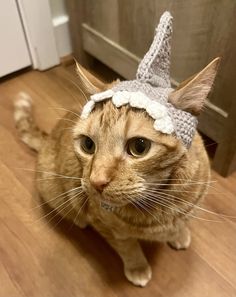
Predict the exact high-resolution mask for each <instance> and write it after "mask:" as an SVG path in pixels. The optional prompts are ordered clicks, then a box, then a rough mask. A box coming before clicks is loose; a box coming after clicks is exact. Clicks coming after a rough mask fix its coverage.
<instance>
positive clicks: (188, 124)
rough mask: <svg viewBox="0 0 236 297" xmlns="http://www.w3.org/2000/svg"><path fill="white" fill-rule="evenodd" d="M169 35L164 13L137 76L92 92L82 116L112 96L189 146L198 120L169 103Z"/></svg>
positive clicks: (168, 16) (169, 19) (167, 16)
mask: <svg viewBox="0 0 236 297" xmlns="http://www.w3.org/2000/svg"><path fill="white" fill-rule="evenodd" d="M171 34H172V16H171V14H170V13H169V12H165V13H164V14H163V15H162V17H161V19H160V23H159V25H158V27H157V29H156V30H155V37H154V40H153V42H152V45H151V47H150V49H149V51H148V52H147V53H146V55H145V56H144V58H143V60H142V61H141V62H140V64H139V66H138V70H137V74H136V79H134V80H129V81H122V82H119V83H118V84H116V85H115V86H114V87H113V88H111V89H109V90H107V91H105V92H101V93H97V94H94V95H92V96H91V97H90V99H91V100H90V101H89V102H87V104H86V105H85V106H84V108H83V111H82V114H81V118H83V119H85V118H87V117H88V116H89V114H90V112H91V111H92V110H93V108H94V106H95V104H96V102H100V101H104V100H107V99H111V100H112V103H113V104H114V105H115V106H116V107H118V108H119V107H121V106H122V105H125V104H129V105H130V106H132V107H134V108H138V109H145V110H146V112H147V113H148V114H149V116H150V117H152V118H153V119H154V125H153V126H154V129H155V130H157V131H160V132H162V133H165V134H173V135H175V136H176V137H177V138H178V139H180V140H181V141H182V143H183V144H184V145H185V146H186V147H187V148H189V147H190V145H191V142H192V139H193V136H194V134H195V131H196V126H197V119H196V117H195V116H193V115H192V114H190V113H189V112H186V111H183V110H180V109H177V108H175V107H174V106H173V105H172V104H171V103H169V102H168V96H169V94H170V93H171V92H172V91H173V89H172V88H171V83H170V41H171Z"/></svg>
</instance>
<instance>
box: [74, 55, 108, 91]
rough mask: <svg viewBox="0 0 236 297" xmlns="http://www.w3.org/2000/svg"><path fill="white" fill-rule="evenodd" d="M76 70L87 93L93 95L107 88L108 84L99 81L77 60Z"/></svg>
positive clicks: (80, 83) (81, 85)
mask: <svg viewBox="0 0 236 297" xmlns="http://www.w3.org/2000/svg"><path fill="white" fill-rule="evenodd" d="M75 64H76V72H77V75H78V79H79V85H80V87H81V88H82V90H83V92H84V93H85V94H87V95H89V96H90V95H93V94H96V93H99V92H102V91H104V90H106V84H104V83H102V82H101V81H99V80H98V79H97V78H95V77H94V76H93V75H92V74H91V73H89V72H88V71H87V70H86V69H84V68H83V67H82V66H81V65H80V64H79V63H78V62H77V61H76V60H75Z"/></svg>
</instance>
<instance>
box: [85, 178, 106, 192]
mask: <svg viewBox="0 0 236 297" xmlns="http://www.w3.org/2000/svg"><path fill="white" fill-rule="evenodd" d="M110 181H111V179H110V178H109V177H106V176H101V177H93V176H90V183H91V185H92V186H93V187H94V188H95V189H96V190H97V191H98V192H100V193H102V191H103V190H104V188H105V187H106V186H107V185H108V184H109V182H110Z"/></svg>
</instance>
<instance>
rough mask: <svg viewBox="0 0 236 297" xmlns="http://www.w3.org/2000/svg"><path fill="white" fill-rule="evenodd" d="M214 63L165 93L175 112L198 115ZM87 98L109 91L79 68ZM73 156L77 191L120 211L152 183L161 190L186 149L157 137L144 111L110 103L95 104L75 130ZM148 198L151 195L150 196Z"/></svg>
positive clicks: (160, 135) (172, 139) (165, 137)
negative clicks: (79, 169)
mask: <svg viewBox="0 0 236 297" xmlns="http://www.w3.org/2000/svg"><path fill="white" fill-rule="evenodd" d="M218 62H219V59H215V60H214V61H212V62H211V63H210V64H209V65H208V66H207V67H205V68H204V69H203V70H202V71H201V72H200V73H198V74H197V75H195V76H194V77H193V78H191V79H189V80H187V81H185V82H184V83H182V84H181V85H180V86H179V87H178V88H177V89H176V90H175V91H173V92H172V93H170V95H169V98H168V100H169V102H170V103H171V104H172V105H173V106H175V107H176V108H177V109H181V110H184V111H187V112H189V113H191V114H193V115H198V114H199V112H200V110H201V109H202V107H203V106H204V102H205V100H206V97H207V95H208V93H209V91H210V89H211V87H212V84H213V81H214V78H215V75H216V70H217V65H218ZM78 73H79V79H80V84H81V87H82V89H83V92H84V93H86V94H87V95H88V96H89V95H91V94H94V93H98V92H100V91H104V90H106V89H109V88H111V85H105V84H102V83H101V82H98V81H96V80H93V81H91V80H90V79H89V78H88V77H87V76H86V75H85V73H84V72H83V71H82V69H81V68H80V67H79V68H78ZM74 147H75V152H76V155H77V156H78V158H79V159H80V162H81V164H82V166H83V176H82V186H83V188H84V191H85V192H87V193H88V194H92V195H93V196H94V197H95V196H96V197H97V198H98V199H101V201H104V202H106V203H108V204H109V203H110V204H112V205H113V204H115V205H120V206H121V205H125V204H128V203H132V202H134V201H138V200H139V199H142V197H143V196H144V193H145V191H146V190H147V189H150V188H152V185H153V184H154V183H155V185H156V186H157V185H158V184H162V183H163V182H166V181H167V180H168V177H169V176H170V174H171V173H172V172H173V171H174V170H176V168H178V166H180V164H182V163H181V162H183V161H184V160H185V158H186V154H187V152H188V149H187V148H186V147H185V146H184V145H183V143H182V142H181V141H180V140H179V139H178V138H177V137H175V135H174V134H170V135H168V134H164V133H161V132H158V131H156V130H155V129H154V127H153V119H152V118H151V117H150V116H149V115H148V114H147V112H146V111H145V110H141V109H135V108H132V107H130V105H124V106H122V107H120V108H117V107H116V106H114V105H113V104H112V102H111V100H106V101H104V102H100V103H97V104H96V106H95V108H94V109H93V111H92V112H91V113H90V115H89V116H88V117H87V118H86V119H79V120H78V123H77V124H76V126H75V127H74ZM149 193H150V192H149Z"/></svg>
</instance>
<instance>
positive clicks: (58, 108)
mask: <svg viewBox="0 0 236 297" xmlns="http://www.w3.org/2000/svg"><path fill="white" fill-rule="evenodd" d="M53 109H57V110H64V111H67V112H70V113H72V114H74V115H75V116H77V117H78V118H80V115H79V114H78V113H76V112H74V111H72V110H69V109H66V108H64V107H54V108H53Z"/></svg>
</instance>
